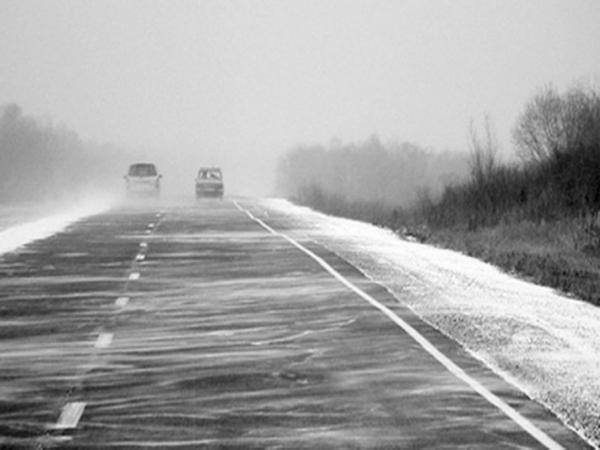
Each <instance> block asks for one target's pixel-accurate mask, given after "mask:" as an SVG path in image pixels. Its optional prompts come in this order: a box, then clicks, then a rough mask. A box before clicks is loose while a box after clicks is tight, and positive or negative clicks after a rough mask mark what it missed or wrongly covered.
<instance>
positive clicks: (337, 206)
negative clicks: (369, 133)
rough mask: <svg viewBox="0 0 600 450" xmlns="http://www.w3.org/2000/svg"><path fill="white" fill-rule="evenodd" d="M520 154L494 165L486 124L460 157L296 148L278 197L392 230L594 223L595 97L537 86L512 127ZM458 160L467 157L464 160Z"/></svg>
mask: <svg viewBox="0 0 600 450" xmlns="http://www.w3.org/2000/svg"><path fill="white" fill-rule="evenodd" d="M512 135H513V141H514V145H515V150H516V155H517V156H518V158H515V160H514V161H513V162H510V163H500V162H499V160H498V142H497V140H496V138H495V134H494V130H493V126H492V123H491V121H490V120H489V119H487V118H486V120H485V123H484V125H483V127H482V129H477V128H476V127H474V126H473V125H472V126H471V129H470V142H469V148H468V151H467V152H465V153H464V154H461V155H457V154H449V153H434V152H431V151H426V150H423V149H421V148H419V147H417V146H414V145H412V144H400V145H397V144H391V145H387V146H386V145H383V144H381V142H380V141H379V140H378V139H376V138H371V139H369V140H367V141H365V142H364V143H362V144H358V145H357V144H348V145H337V146H336V145H331V146H330V147H329V148H325V147H323V146H318V145H317V146H304V147H297V148H294V149H291V150H290V151H288V152H287V153H286V154H285V155H284V157H283V158H282V159H281V161H280V164H279V170H278V174H279V179H280V183H279V186H280V191H281V192H282V193H283V194H284V195H287V196H288V197H292V198H295V199H296V200H298V201H300V202H303V203H306V204H309V205H311V206H315V207H317V208H321V209H324V210H327V211H328V212H332V213H337V214H341V215H348V216H352V217H357V218H361V219H369V217H370V220H371V221H374V222H376V223H382V224H386V225H389V226H392V227H394V228H398V227H402V226H404V225H407V224H409V225H414V224H417V223H418V224H421V225H424V226H427V227H430V228H464V229H470V230H473V229H476V228H479V227H486V226H494V225H497V224H499V223H507V222H511V221H513V222H515V221H532V222H541V221H547V220H558V219H563V218H573V217H575V218H582V217H585V218H590V219H591V218H594V217H595V215H596V214H597V213H598V211H600V93H599V92H598V90H597V89H594V88H590V87H585V86H573V87H571V88H569V89H567V90H566V91H564V92H559V91H557V90H556V89H555V88H553V87H551V86H547V87H544V88H542V89H540V90H538V91H537V92H536V93H535V94H534V95H533V96H532V97H531V99H530V100H529V101H528V102H527V103H526V105H525V107H524V109H523V111H522V113H521V114H520V115H519V117H518V118H517V120H516V123H515V126H514V128H513V132H512ZM464 155H467V157H465V156H464Z"/></svg>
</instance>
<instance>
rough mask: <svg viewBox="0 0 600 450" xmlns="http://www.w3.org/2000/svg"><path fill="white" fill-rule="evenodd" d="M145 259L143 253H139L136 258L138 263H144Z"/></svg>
mask: <svg viewBox="0 0 600 450" xmlns="http://www.w3.org/2000/svg"><path fill="white" fill-rule="evenodd" d="M144 259H146V255H144V254H143V253H138V255H137V256H136V257H135V260H136V261H143V260H144Z"/></svg>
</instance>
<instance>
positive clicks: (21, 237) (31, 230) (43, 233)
mask: <svg viewBox="0 0 600 450" xmlns="http://www.w3.org/2000/svg"><path fill="white" fill-rule="evenodd" d="M109 205H110V204H109V202H108V201H100V200H97V201H94V202H86V203H85V204H83V205H79V206H76V207H73V208H69V210H68V211H65V212H61V213H55V214H52V215H50V216H47V217H44V218H41V219H37V220H33V221H30V222H26V223H22V224H18V225H12V226H10V227H8V228H5V229H3V230H2V231H0V254H2V253H6V252H10V251H14V250H16V249H17V248H19V247H21V246H23V245H25V244H28V243H30V242H33V241H36V240H39V239H44V238H47V237H49V236H52V235H53V234H56V233H58V232H60V231H62V230H64V229H65V228H66V227H68V226H69V225H71V224H72V223H74V222H76V221H78V220H80V219H82V218H84V217H87V216H90V215H93V214H98V213H100V212H102V211H104V210H106V209H108V208H109Z"/></svg>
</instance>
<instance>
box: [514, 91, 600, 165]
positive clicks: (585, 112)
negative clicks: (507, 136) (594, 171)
mask: <svg viewBox="0 0 600 450" xmlns="http://www.w3.org/2000/svg"><path fill="white" fill-rule="evenodd" d="M599 125H600V96H599V95H598V93H597V92H596V91H594V90H592V89H586V88H584V87H574V88H571V89H569V90H568V91H567V92H566V93H565V94H563V95H560V94H559V93H558V92H557V91H556V90H555V89H554V88H553V87H551V86H548V87H546V88H544V89H542V90H541V91H539V92H538V93H537V94H536V95H535V96H534V97H533V99H531V100H530V101H529V103H527V105H526V106H525V111H524V112H523V113H522V114H521V115H520V116H519V118H518V120H517V124H516V126H515V128H514V129H513V139H514V142H515V144H516V146H517V150H518V152H519V155H520V156H521V158H522V159H523V160H525V161H538V162H542V161H548V160H549V159H552V158H554V157H556V156H558V155H559V154H561V153H565V152H568V151H570V150H575V149H579V148H581V147H582V146H583V147H589V146H590V145H591V144H592V143H593V142H598V137H599V135H598V134H599V133H600V127H599Z"/></svg>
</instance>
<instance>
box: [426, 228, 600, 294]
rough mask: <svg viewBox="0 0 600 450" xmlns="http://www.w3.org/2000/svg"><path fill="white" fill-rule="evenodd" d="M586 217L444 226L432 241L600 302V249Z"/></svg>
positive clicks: (539, 282) (430, 241)
mask: <svg viewBox="0 0 600 450" xmlns="http://www.w3.org/2000/svg"><path fill="white" fill-rule="evenodd" d="M594 241H595V239H594V237H593V236H591V235H590V233H589V231H587V230H586V227H585V224H582V223H581V221H579V220H576V219H573V220H564V221H561V222H552V223H545V224H535V223H531V222H522V223H516V224H511V225H498V226H495V227H490V228H480V229H478V230H476V231H456V230H441V231H438V232H434V233H432V234H431V235H430V236H429V238H428V242H429V243H432V244H435V245H439V246H443V247H446V248H451V249H454V250H458V251H461V252H463V253H466V254H468V255H471V256H474V257H476V258H480V259H482V260H484V261H486V262H489V263H491V264H494V265H496V266H498V267H500V268H502V269H504V270H506V271H508V272H511V273H515V274H518V275H520V276H524V277H526V278H528V279H531V280H532V281H534V282H536V283H538V284H542V285H545V286H549V287H553V288H556V289H560V290H561V291H563V292H565V293H567V294H572V295H574V296H576V297H578V298H581V299H583V300H586V301H588V302H590V303H593V304H595V305H600V249H599V248H598V247H597V245H596V243H595V242H594Z"/></svg>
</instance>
